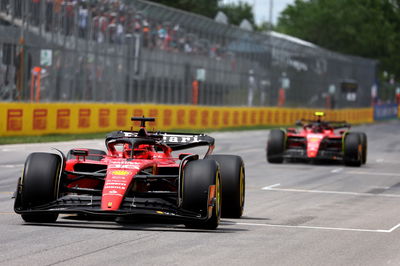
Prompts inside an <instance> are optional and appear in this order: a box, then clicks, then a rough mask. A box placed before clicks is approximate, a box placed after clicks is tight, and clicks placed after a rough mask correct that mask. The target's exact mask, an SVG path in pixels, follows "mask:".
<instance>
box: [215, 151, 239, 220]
mask: <svg viewBox="0 0 400 266" xmlns="http://www.w3.org/2000/svg"><path fill="white" fill-rule="evenodd" d="M207 159H213V160H215V161H217V162H218V164H219V167H220V172H221V184H222V206H221V215H222V217H224V218H240V217H241V216H242V214H243V209H244V201H245V168H244V163H243V160H242V158H241V157H240V156H237V155H222V154H221V155H220V154H217V155H209V156H207Z"/></svg>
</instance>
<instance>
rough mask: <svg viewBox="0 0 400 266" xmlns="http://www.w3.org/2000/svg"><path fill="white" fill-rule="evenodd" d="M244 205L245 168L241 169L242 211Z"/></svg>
mask: <svg viewBox="0 0 400 266" xmlns="http://www.w3.org/2000/svg"><path fill="white" fill-rule="evenodd" d="M243 205H244V167H243V165H242V166H241V167H240V209H241V211H242V209H243Z"/></svg>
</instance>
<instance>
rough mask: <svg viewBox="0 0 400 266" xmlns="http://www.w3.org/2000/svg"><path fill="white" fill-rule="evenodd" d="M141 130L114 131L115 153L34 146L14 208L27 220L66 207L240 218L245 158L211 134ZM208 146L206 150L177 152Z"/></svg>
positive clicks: (110, 145)
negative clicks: (221, 148)
mask: <svg viewBox="0 0 400 266" xmlns="http://www.w3.org/2000/svg"><path fill="white" fill-rule="evenodd" d="M132 120H133V121H140V122H141V127H140V130H139V131H115V132H111V133H110V134H108V135H107V137H106V140H105V144H106V147H107V152H104V151H102V150H94V149H73V150H71V151H69V152H68V154H67V156H64V155H63V154H62V152H60V154H54V153H32V154H30V155H29V156H28V158H27V160H26V162H25V167H24V171H23V176H22V177H21V178H20V179H19V181H18V187H17V191H16V194H15V204H14V210H15V212H16V213H18V214H21V216H22V218H23V219H24V220H25V221H26V222H39V223H40V222H55V221H56V219H57V218H58V214H59V213H73V214H80V215H83V216H91V218H93V217H94V218H96V217H104V216H107V217H111V218H112V219H113V218H118V219H117V221H118V220H119V221H120V220H121V219H124V218H125V220H129V219H135V218H138V219H139V218H146V219H151V220H154V221H155V220H156V221H163V220H170V221H172V222H177V223H183V224H185V225H186V227H189V228H203V229H215V228H217V227H218V224H219V221H220V217H221V215H222V217H230V218H239V217H241V215H242V213H243V206H244V198H245V169H244V164H243V160H242V158H241V157H240V156H235V155H211V152H212V150H213V149H214V139H213V138H212V137H210V136H207V135H204V134H184V133H167V132H152V133H149V132H147V130H146V127H145V123H146V122H148V121H154V118H144V117H133V118H132ZM198 146H208V150H207V152H206V155H205V156H204V158H203V159H200V158H199V155H198V154H191V153H180V154H179V155H178V156H177V157H178V158H174V157H173V156H172V152H173V151H177V150H182V149H187V148H192V147H198Z"/></svg>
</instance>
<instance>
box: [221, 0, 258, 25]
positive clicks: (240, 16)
mask: <svg viewBox="0 0 400 266" xmlns="http://www.w3.org/2000/svg"><path fill="white" fill-rule="evenodd" d="M219 10H220V11H222V12H224V13H225V15H226V16H227V17H228V19H229V23H230V24H234V25H240V23H241V22H242V21H243V20H244V19H247V20H248V21H249V22H250V23H251V24H252V25H253V26H255V22H254V13H253V6H252V5H250V4H248V3H244V2H242V1H239V2H238V3H228V4H223V5H220V7H219Z"/></svg>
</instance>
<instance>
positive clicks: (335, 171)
mask: <svg viewBox="0 0 400 266" xmlns="http://www.w3.org/2000/svg"><path fill="white" fill-rule="evenodd" d="M342 171H343V168H336V169H333V170H332V171H331V173H333V174H335V173H340V172H342Z"/></svg>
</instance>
